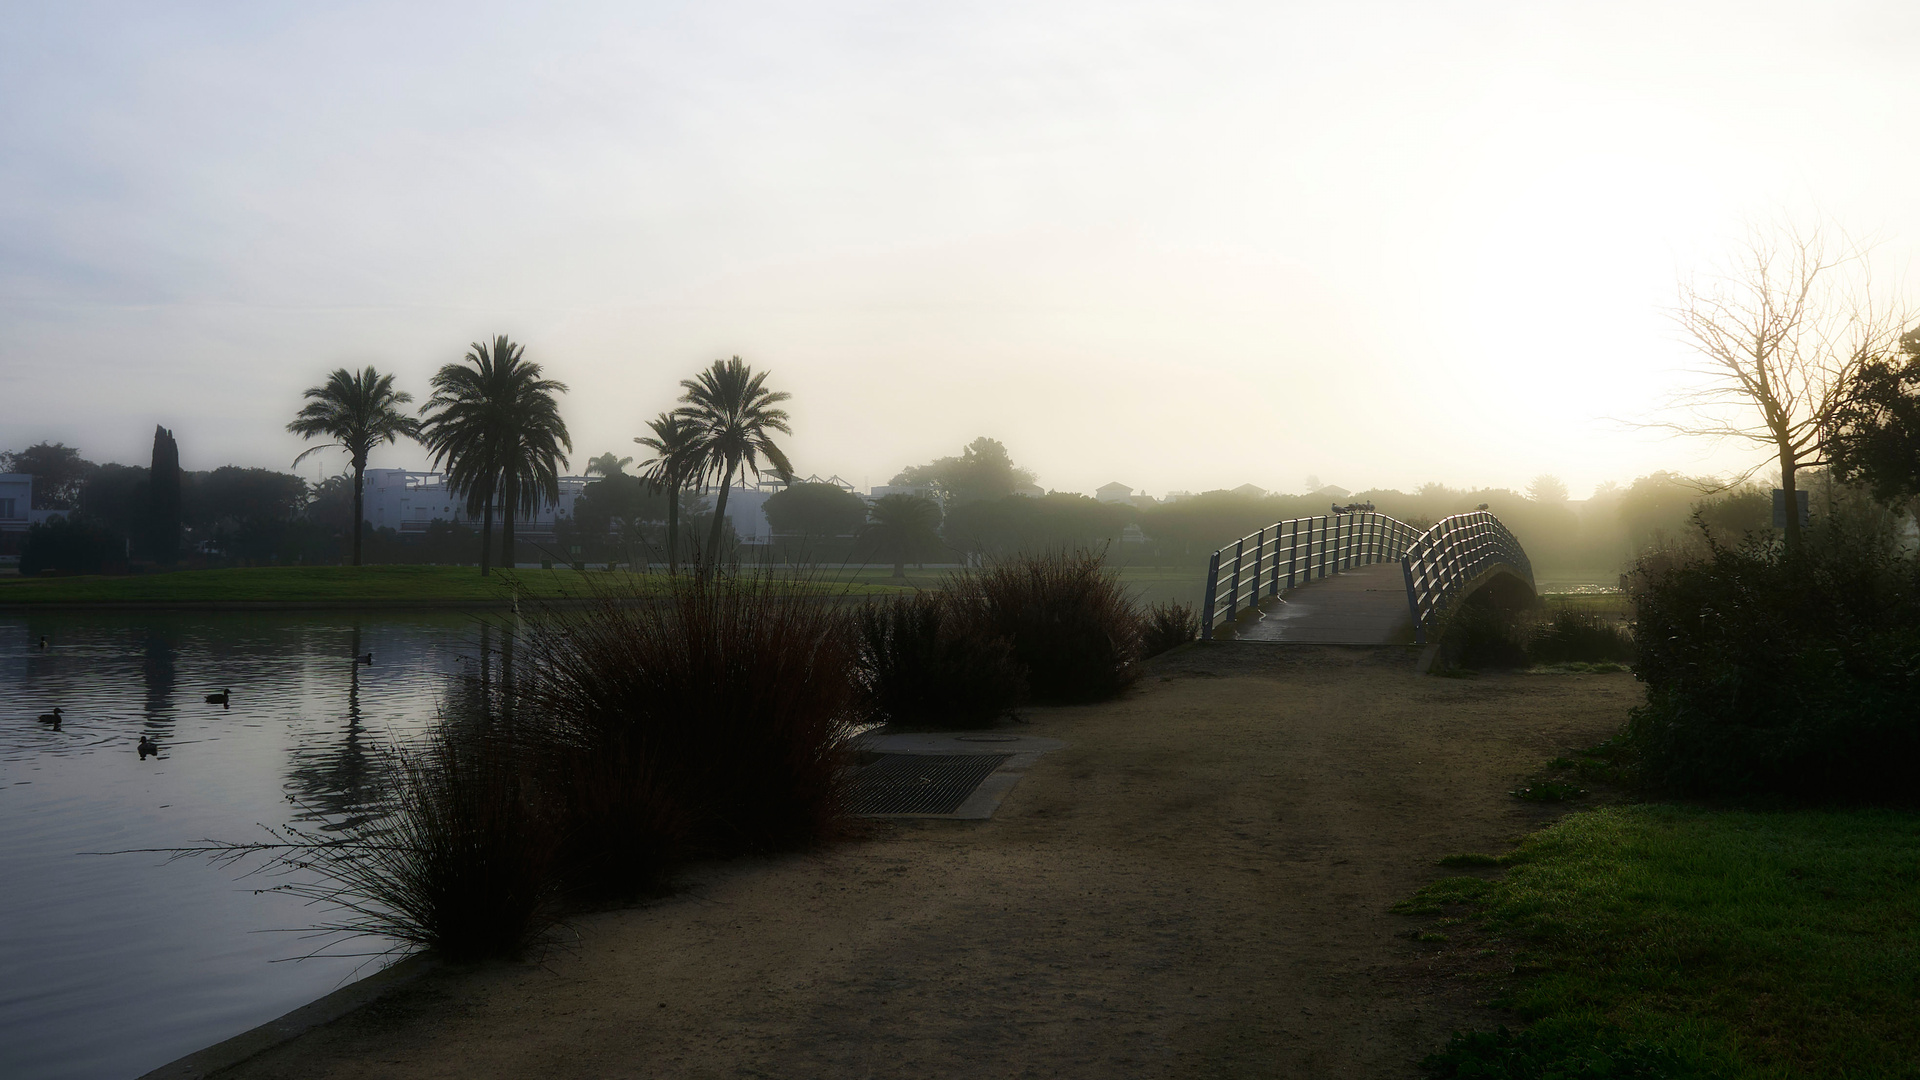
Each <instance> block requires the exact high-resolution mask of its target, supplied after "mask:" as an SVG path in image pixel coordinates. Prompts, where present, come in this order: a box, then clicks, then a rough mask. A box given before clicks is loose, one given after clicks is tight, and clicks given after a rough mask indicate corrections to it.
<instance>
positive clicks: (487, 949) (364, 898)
mask: <svg viewBox="0 0 1920 1080" xmlns="http://www.w3.org/2000/svg"><path fill="white" fill-rule="evenodd" d="M520 749H521V748H520V747H517V746H515V745H514V744H513V741H512V740H511V739H510V738H508V737H507V736H506V735H505V733H501V732H491V731H483V732H475V731H455V730H453V729H451V728H449V727H441V728H439V729H437V730H436V731H435V732H434V733H433V734H431V735H430V736H429V737H428V738H426V739H425V740H424V741H423V742H422V743H420V744H418V745H415V746H413V747H409V748H404V749H396V750H392V751H390V752H389V754H388V755H387V756H388V759H389V762H388V764H389V769H390V773H391V775H392V778H393V779H392V783H393V787H392V793H391V807H392V809H391V811H390V813H388V814H386V815H384V816H378V817H371V818H360V819H356V820H354V821H351V822H348V823H346V824H345V825H343V826H340V827H337V828H335V829H333V830H332V831H326V830H323V831H321V832H318V833H315V832H309V831H304V830H301V829H297V828H288V829H284V830H279V831H276V832H275V833H274V834H273V835H274V842H273V843H266V844H233V845H216V846H215V847H214V848H213V850H212V851H211V852H210V853H211V854H213V855H214V856H215V857H216V858H239V857H242V856H245V855H247V854H250V853H253V852H261V851H264V852H268V853H270V854H271V856H272V858H271V861H270V862H269V863H268V864H267V865H266V866H265V867H263V868H261V869H260V870H256V871H255V873H256V874H258V873H266V874H268V875H274V874H279V875H285V876H289V877H292V878H293V879H294V880H292V881H290V882H288V883H286V884H282V885H278V886H275V887H274V888H273V890H272V891H275V892H280V893H285V894H289V895H292V896H295V897H298V898H300V899H302V900H304V901H307V902H309V903H316V904H319V905H321V906H323V907H328V908H331V909H333V910H334V911H335V912H337V913H338V914H339V918H338V919H337V920H335V921H331V922H327V923H324V924H322V925H321V926H319V927H316V928H315V929H317V930H319V931H321V932H322V933H326V934H338V935H344V936H347V937H364V936H373V937H381V938H386V939H389V940H391V941H395V942H399V943H400V945H401V947H406V946H412V947H416V948H421V949H429V950H432V951H433V952H434V953H436V954H437V955H439V956H441V957H443V958H445V959H448V960H453V961H469V960H479V959H485V958H489V957H501V956H509V957H510V956H518V955H520V954H521V953H523V952H524V951H525V950H526V949H527V948H528V947H530V946H532V945H534V944H535V943H536V942H538V941H540V940H541V939H542V938H543V937H545V936H546V934H547V932H548V931H549V930H550V929H551V928H552V927H553V926H554V924H555V922H556V921H557V919H558V918H559V910H560V906H559V902H560V899H561V895H560V888H559V879H558V877H557V875H556V873H555V870H556V860H557V858H558V855H559V851H560V823H559V822H558V821H557V820H556V818H555V815H554V814H553V812H552V811H553V809H554V807H553V805H552V804H551V802H550V801H549V800H548V799H546V798H545V792H543V791H542V790H541V789H540V785H539V781H538V780H537V778H536V777H535V776H534V775H533V774H532V773H531V772H530V771H529V770H527V769H525V768H524V767H522V764H521V763H522V760H523V759H522V756H521V753H520ZM317 951H326V947H324V946H323V947H322V949H321V950H317Z"/></svg>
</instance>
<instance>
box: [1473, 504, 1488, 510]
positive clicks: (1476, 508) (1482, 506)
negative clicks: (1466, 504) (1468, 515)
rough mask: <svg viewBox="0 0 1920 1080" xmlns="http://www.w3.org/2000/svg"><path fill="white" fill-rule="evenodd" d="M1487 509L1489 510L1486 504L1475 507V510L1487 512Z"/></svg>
mask: <svg viewBox="0 0 1920 1080" xmlns="http://www.w3.org/2000/svg"><path fill="white" fill-rule="evenodd" d="M1486 508H1487V504H1486V503H1481V504H1480V505H1479V506H1476V507H1474V509H1475V510H1485V509H1486Z"/></svg>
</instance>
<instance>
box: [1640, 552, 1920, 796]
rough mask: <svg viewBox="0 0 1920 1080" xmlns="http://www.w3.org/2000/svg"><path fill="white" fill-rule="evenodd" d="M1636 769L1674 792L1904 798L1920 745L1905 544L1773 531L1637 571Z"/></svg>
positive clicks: (1918, 633)
mask: <svg viewBox="0 0 1920 1080" xmlns="http://www.w3.org/2000/svg"><path fill="white" fill-rule="evenodd" d="M1636 600H1637V606H1638V628H1639V641H1640V659H1639V664H1638V667H1637V674H1638V675H1639V676H1640V678H1641V679H1642V680H1643V681H1644V682H1645V683H1646V684H1647V700H1646V703H1645V704H1644V705H1643V706H1641V707H1640V708H1638V709H1635V710H1634V712H1633V715H1632V719H1631V721H1630V722H1629V725H1628V737H1629V740H1630V742H1631V744H1632V745H1633V746H1634V748H1635V749H1636V750H1637V751H1638V753H1639V756H1640V768H1641V775H1642V778H1643V779H1644V780H1646V781H1648V782H1649V783H1651V784H1652V785H1654V786H1656V787H1660V788H1665V789H1669V790H1672V791H1677V792H1691V793H1701V794H1756V793H1773V794H1788V795H1793V796H1800V797H1819V798H1839V799H1847V800H1862V799H1864V800H1872V801H1884V800H1896V801H1908V800H1911V799H1913V798H1914V797H1915V795H1916V793H1917V789H1916V783H1915V780H1914V778H1913V773H1912V767H1911V763H1912V761H1913V758H1914V756H1915V754H1916V752H1920V581H1917V580H1916V567H1915V564H1914V563H1913V562H1912V560H1911V559H1908V558H1900V557H1896V556H1894V555H1892V554H1891V553H1889V552H1886V551H1885V550H1875V549H1873V548H1872V547H1865V548H1864V549H1862V548H1855V547H1850V546H1849V545H1847V544H1844V543H1829V544H1822V545H1819V546H1817V547H1815V546H1810V548H1809V550H1808V551H1807V552H1806V553H1805V554H1802V555H1797V556H1789V555H1787V554H1786V553H1785V552H1784V551H1782V550H1781V548H1780V547H1779V546H1778V545H1775V544H1772V543H1770V542H1761V541H1757V540H1756V541H1749V542H1748V543H1745V544H1743V545H1741V546H1739V547H1737V548H1723V547H1715V548H1714V549H1713V550H1712V552H1711V555H1710V557H1709V558H1707V559H1706V560H1705V561H1701V562H1696V563H1691V564H1685V565H1679V566H1675V567H1671V568H1669V569H1666V570H1665V571H1664V572H1661V573H1658V574H1657V575H1643V580H1642V582H1641V583H1640V586H1639V588H1638V590H1637V596H1636Z"/></svg>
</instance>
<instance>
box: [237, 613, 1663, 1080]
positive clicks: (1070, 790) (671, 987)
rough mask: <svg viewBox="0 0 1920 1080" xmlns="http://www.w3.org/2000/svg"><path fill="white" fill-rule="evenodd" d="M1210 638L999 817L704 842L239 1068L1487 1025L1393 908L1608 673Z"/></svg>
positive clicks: (1596, 695)
mask: <svg viewBox="0 0 1920 1080" xmlns="http://www.w3.org/2000/svg"><path fill="white" fill-rule="evenodd" d="M1411 666H1412V665H1411V661H1410V659H1409V657H1408V655H1407V654H1406V653H1405V652H1404V651H1401V650H1362V649H1354V650H1342V649H1336V648H1328V649H1322V650H1300V649H1295V650H1280V649H1273V648H1266V647H1260V646H1251V645H1231V644H1228V645H1221V646H1215V647H1212V648H1203V649H1197V650H1193V651H1190V652H1187V653H1185V654H1183V655H1181V656H1180V657H1178V658H1175V659H1174V660H1172V661H1170V662H1163V663H1161V664H1160V665H1158V666H1157V667H1156V668H1155V669H1154V670H1153V671H1152V672H1151V673H1150V674H1149V675H1148V677H1147V678H1146V679H1145V680H1143V682H1142V684H1141V686H1140V688H1139V689H1137V690H1135V691H1133V692H1131V693H1129V694H1128V695H1127V696H1126V697H1125V698H1123V699H1122V700H1120V701H1118V702H1114V703H1110V704H1106V705H1100V706H1091V707H1085V708H1063V709H1044V710H1041V709H1036V710H1033V711H1032V712H1031V714H1030V716H1029V719H1030V720H1031V726H1030V727H1023V728H1022V732H1023V733H1028V732H1030V733H1032V734H1036V735H1049V736H1054V737H1057V738H1060V739H1064V740H1066V741H1067V743H1068V744H1069V748H1068V749H1066V750H1063V751H1058V752H1055V753H1052V754H1049V755H1047V757H1045V758H1044V759H1042V760H1041V762H1040V763H1039V764H1038V765H1037V766H1035V767H1034V768H1033V769H1032V771H1030V772H1029V773H1028V774H1027V776H1026V778H1025V779H1024V780H1022V781H1021V783H1020V785H1019V786H1018V787H1017V788H1016V789H1015V790H1014V791H1013V793H1012V794H1011V795H1010V796H1009V797H1008V799H1007V801H1006V802H1005V803H1004V804H1003V805H1002V806H1001V808H1000V811H999V812H998V814H997V815H996V816H995V818H994V819H993V820H992V821H990V822H984V823H970V822H944V821H943V822H925V823H910V824H901V825H889V826H886V827H883V828H881V829H880V830H879V831H878V832H877V834H876V835H875V836H874V837H873V838H872V839H870V840H867V841H863V842H859V843H854V844H849V845H845V846H843V847H840V848H837V849H834V850H831V851H827V852H824V853H816V854H809V855H803V856H793V857H789V858H784V859H779V860H775V861H772V862H764V861H762V862H742V863H735V864H728V865H725V866H721V867H709V868H704V869H702V870H701V871H700V872H698V873H697V874H695V875H693V877H692V885H691V887H690V888H688V889H687V890H686V891H685V892H683V893H680V894H678V895H676V896H674V897H672V898H670V899H667V900H663V901H661V902H658V903H655V904H652V905H650V906H647V907H644V908H639V909H634V910H627V911H619V912H610V913H605V914H598V915H592V916H588V917H585V918H582V919H580V920H578V921H577V922H576V923H575V928H576V929H577V931H578V933H579V940H578V943H577V945H576V946H575V947H574V948H573V949H572V950H570V951H566V952H556V953H554V954H552V955H550V956H548V957H546V958H545V959H544V961H543V962H541V963H539V964H524V965H498V966H493V967H489V968H484V969H480V970H475V971H467V972H452V973H441V974H436V975H433V976H429V977H428V978H426V979H424V980H422V981H420V982H418V983H416V984H414V985H413V986H412V987H410V988H409V989H407V990H404V991H402V992H400V993H399V994H397V995H396V996H394V997H392V998H389V999H387V1000H385V1001H383V1002H381V1003H379V1004H377V1005H376V1006H374V1007H372V1008H370V1009H367V1010H363V1011H362V1012H359V1013H356V1014H353V1015H351V1016H349V1017H347V1018H345V1019H343V1020H340V1021H337V1022H335V1023H333V1024H331V1025H328V1026H326V1027H323V1028H319V1029H316V1030H314V1031H312V1032H310V1033H308V1034H307V1035H305V1036H303V1037H301V1038H300V1039H297V1040H295V1041H294V1042H292V1043H289V1044H286V1045H284V1046H282V1047H280V1048H278V1049H276V1050H273V1051H271V1052H269V1053H267V1054H265V1055H263V1056H261V1057H259V1058H256V1059H254V1060H253V1061H251V1062H248V1063H247V1064H246V1065H244V1066H243V1067H241V1068H240V1069H239V1070H237V1071H236V1072H234V1073H230V1074H227V1075H234V1076H243V1077H259V1078H266V1077H463V1078H464V1077H491V1076H536V1075H537V1076H554V1077H736V1076H772V1077H796V1078H797V1077H829V1076H831V1077H845V1078H854V1077H869V1076H872V1077H882V1076H885V1077H902V1076H904V1077H914V1078H933V1077H974V1076H981V1077H1044V1076H1078V1077H1100V1078H1105V1077H1122V1076H1124V1077H1141V1076H1168V1077H1211V1076H1220V1077H1242V1076H1282V1077H1383V1076H1411V1075H1416V1074H1417V1070H1416V1069H1415V1067H1414V1062H1415V1061H1417V1060H1418V1058H1419V1057H1420V1056H1422V1055H1423V1054H1425V1053H1427V1052H1429V1051H1431V1050H1432V1049H1433V1048H1435V1047H1436V1046H1437V1045H1439V1044H1441V1043H1443V1042H1444V1041H1445V1039H1446V1036H1447V1033H1448V1031H1449V1030H1450V1029H1451V1028H1454V1027H1458V1026H1466V1025H1471V1024H1484V1023H1487V1022H1488V1021H1489V1019H1491V1018H1489V1017H1486V1016H1483V1015H1479V1014H1477V1013H1476V1012H1475V1009H1474V1006H1473V1004H1472V1002H1471V998H1470V993H1469V992H1468V991H1467V990H1466V989H1465V988H1464V987H1461V986H1459V985H1458V984H1456V983H1452V982H1448V981H1446V980H1443V979H1438V978H1435V977H1432V976H1430V975H1428V974H1427V973H1426V971H1425V967H1424V960H1423V957H1422V950H1423V948H1431V947H1423V946H1419V945H1416V944H1415V943H1414V942H1412V941H1411V940H1409V939H1408V938H1407V937H1406V936H1405V935H1406V932H1407V931H1408V929H1409V928H1410V925H1411V924H1410V922H1409V921H1408V920H1405V919H1402V918H1400V917H1398V916H1394V915H1390V914H1388V912H1387V908H1388V906H1389V905H1390V904H1392V903H1393V902H1395V901H1396V900H1399V899H1401V898H1403V897H1405V896H1406V895H1407V894H1409V893H1411V892H1412V891H1414V890H1415V889H1416V888H1418V887H1419V886H1421V885H1422V884H1425V883H1426V882H1428V881H1430V880H1432V879H1433V878H1434V877H1436V876H1438V875H1439V874H1440V873H1441V871H1439V870H1437V869H1435V868H1434V865H1433V863H1434V860H1435V859H1436V858H1438V857H1439V856H1441V855H1445V854H1447V853H1450V852H1456V851H1488V850H1503V846H1504V843H1505V842H1506V841H1507V840H1509V839H1510V838H1513V837H1515V836H1518V835H1519V834H1521V833H1523V832H1525V831H1527V830H1529V829H1531V828H1533V827H1534V826H1536V825H1537V824H1539V823H1541V822H1542V821H1544V820H1546V818H1547V817H1548V816H1549V811H1547V810H1543V809H1542V808H1539V807H1537V806H1534V805H1531V804H1526V803H1522V802H1519V801H1518V800H1515V799H1512V798H1509V797H1508V796H1506V795H1505V794H1504V792H1505V791H1506V789H1507V788H1508V787H1510V786H1511V785H1510V784H1509V783H1508V781H1510V780H1512V779H1514V778H1516V777H1518V776H1519V775H1521V774H1523V773H1526V772H1528V771H1531V770H1533V769H1535V768H1537V767H1538V766H1539V765H1540V764H1541V763H1542V762H1543V761H1544V760H1545V759H1546V758H1548V757H1551V756H1552V755H1554V754H1555V753H1557V752H1559V751H1562V750H1564V749H1566V748H1568V747H1571V746H1581V745H1590V744H1592V743H1593V742H1596V741H1598V740H1600V739H1602V738H1604V737H1606V736H1607V735H1609V734H1611V733H1612V732H1613V730H1615V729H1616V728H1617V727H1618V726H1619V724H1620V723H1621V722H1622V721H1623V720H1624V718H1625V715H1626V710H1627V708H1628V707H1629V706H1630V705H1631V704H1632V702H1633V701H1635V700H1637V698H1638V687H1637V685H1636V684H1635V683H1634V682H1633V681H1632V680H1631V679H1630V678H1629V677H1627V676H1625V675H1608V676H1594V675H1585V676H1579V675H1570V676H1546V675H1512V676H1498V677H1489V678H1483V679H1478V680H1453V679H1440V678H1432V677H1423V676H1416V675H1414V674H1412V671H1411Z"/></svg>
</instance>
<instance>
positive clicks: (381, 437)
mask: <svg viewBox="0 0 1920 1080" xmlns="http://www.w3.org/2000/svg"><path fill="white" fill-rule="evenodd" d="M305 396H306V397H307V398H308V399H309V400H308V401H307V405H306V407H305V408H303V409H301V410H300V412H299V413H298V414H297V415H295V417H294V419H293V422H292V423H290V424H288V425H287V430H288V431H291V432H293V433H294V434H295V435H300V436H304V437H306V438H309V439H311V438H313V437H314V436H316V435H326V436H328V437H330V438H332V439H334V440H336V441H334V442H330V443H327V444H325V445H322V446H315V447H313V448H311V449H309V450H307V451H305V452H304V453H302V454H301V455H300V457H297V458H294V459H293V463H294V464H295V465H299V464H300V461H301V459H302V458H305V457H306V456H307V454H312V453H316V452H318V451H321V450H326V449H329V448H332V447H336V446H337V447H339V448H341V449H343V450H345V451H346V452H347V457H348V459H349V460H351V461H352V462H353V565H355V566H359V565H360V534H361V532H362V531H364V529H365V525H364V521H365V520H366V516H365V512H364V502H365V490H366V475H367V454H368V453H369V452H371V451H372V450H373V448H374V447H376V446H379V445H380V444H381V443H390V442H398V441H400V436H402V435H405V436H407V437H408V438H410V439H413V438H419V437H420V422H419V421H418V420H415V419H414V418H413V417H411V416H407V415H406V414H404V413H402V412H401V411H400V410H399V409H397V408H395V406H398V405H405V404H407V403H408V402H410V401H412V400H413V395H412V394H408V393H405V392H404V391H399V390H395V389H394V388H393V376H391V375H382V374H380V373H379V372H377V371H375V370H373V368H372V367H371V366H369V367H368V368H367V369H366V370H364V371H359V372H354V371H348V370H347V369H346V368H338V369H336V370H335V371H334V373H333V374H331V375H329V376H327V381H326V382H324V383H321V384H320V385H319V386H310V387H308V388H307V392H306V395H305Z"/></svg>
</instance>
